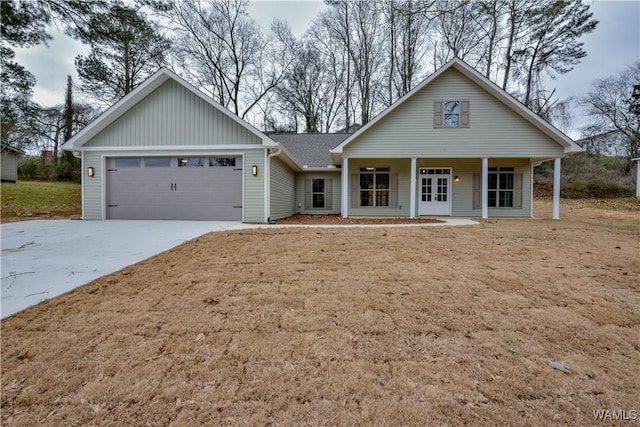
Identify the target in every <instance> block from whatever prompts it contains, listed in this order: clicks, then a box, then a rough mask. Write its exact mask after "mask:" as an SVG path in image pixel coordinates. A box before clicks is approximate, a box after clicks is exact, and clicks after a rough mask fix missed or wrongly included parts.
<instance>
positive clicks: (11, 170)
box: [0, 145, 24, 182]
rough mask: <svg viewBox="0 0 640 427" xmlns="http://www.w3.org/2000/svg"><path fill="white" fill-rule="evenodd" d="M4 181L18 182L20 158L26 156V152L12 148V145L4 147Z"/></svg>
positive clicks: (1, 167)
mask: <svg viewBox="0 0 640 427" xmlns="http://www.w3.org/2000/svg"><path fill="white" fill-rule="evenodd" d="M0 156H2V163H1V164H0V169H1V170H2V174H1V175H2V181H6V182H16V181H17V180H18V158H19V157H21V156H24V151H22V150H20V149H18V148H15V147H11V146H10V145H2V151H1V153H0Z"/></svg>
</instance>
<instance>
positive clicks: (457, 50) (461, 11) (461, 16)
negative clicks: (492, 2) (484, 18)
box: [434, 0, 482, 68]
mask: <svg viewBox="0 0 640 427" xmlns="http://www.w3.org/2000/svg"><path fill="white" fill-rule="evenodd" d="M438 8H439V9H440V10H442V13H440V14H439V15H438V19H437V28H436V31H437V32H436V35H437V39H438V44H437V47H436V50H435V52H434V59H435V60H436V61H437V63H436V64H435V65H436V67H437V68H439V67H440V66H442V65H444V64H446V63H447V62H448V61H450V60H451V59H453V58H454V57H455V58H460V59H462V60H463V61H465V62H467V63H468V64H469V65H471V66H473V67H476V66H477V65H478V64H479V63H480V57H481V53H480V52H481V40H482V37H481V35H480V32H481V29H480V25H479V24H478V21H479V20H480V18H481V9H479V8H478V7H477V6H476V3H475V2H472V1H470V0H467V1H464V2H458V1H456V0H441V1H440V2H439V6H438Z"/></svg>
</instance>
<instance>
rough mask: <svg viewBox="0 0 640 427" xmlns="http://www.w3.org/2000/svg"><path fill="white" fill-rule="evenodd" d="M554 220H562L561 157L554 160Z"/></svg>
mask: <svg viewBox="0 0 640 427" xmlns="http://www.w3.org/2000/svg"><path fill="white" fill-rule="evenodd" d="M553 219H560V157H556V158H555V159H554V160H553Z"/></svg>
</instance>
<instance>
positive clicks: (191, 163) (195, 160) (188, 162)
mask: <svg viewBox="0 0 640 427" xmlns="http://www.w3.org/2000/svg"><path fill="white" fill-rule="evenodd" d="M202 166H204V159H203V158H202V157H181V158H179V159H178V167H180V168H185V167H186V168H191V167H202Z"/></svg>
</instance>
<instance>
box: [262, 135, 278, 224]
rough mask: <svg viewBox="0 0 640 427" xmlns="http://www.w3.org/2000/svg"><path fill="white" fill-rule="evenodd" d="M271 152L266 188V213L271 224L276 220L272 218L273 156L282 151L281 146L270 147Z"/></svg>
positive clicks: (268, 160) (268, 157)
mask: <svg viewBox="0 0 640 427" xmlns="http://www.w3.org/2000/svg"><path fill="white" fill-rule="evenodd" d="M269 151H270V153H269V154H268V155H267V171H266V172H267V173H266V177H265V180H266V181H267V189H266V193H267V194H266V197H265V198H266V200H265V203H266V209H265V210H266V213H267V222H268V223H269V224H275V223H276V222H275V221H274V220H272V219H271V158H272V157H276V156H278V155H280V153H282V149H281V148H276V149H269Z"/></svg>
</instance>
